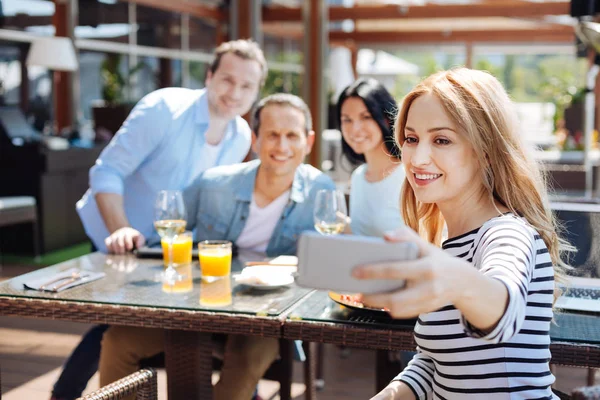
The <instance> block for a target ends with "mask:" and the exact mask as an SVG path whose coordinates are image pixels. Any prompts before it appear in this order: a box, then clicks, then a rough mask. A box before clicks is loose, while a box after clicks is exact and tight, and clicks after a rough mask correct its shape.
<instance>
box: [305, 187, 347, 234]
mask: <svg viewBox="0 0 600 400" xmlns="http://www.w3.org/2000/svg"><path fill="white" fill-rule="evenodd" d="M313 216H314V222H315V229H316V230H317V232H319V233H320V234H322V235H337V234H338V233H342V232H343V231H344V229H345V228H346V223H347V220H348V211H347V210H346V199H345V198H344V194H343V193H342V192H340V191H339V190H328V189H324V190H319V191H318V192H317V197H316V199H315V208H314V211H313Z"/></svg>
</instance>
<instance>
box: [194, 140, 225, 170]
mask: <svg viewBox="0 0 600 400" xmlns="http://www.w3.org/2000/svg"><path fill="white" fill-rule="evenodd" d="M224 139H225V138H223V139H221V141H220V142H219V143H218V144H216V145H212V144H209V143H207V142H204V145H203V146H202V150H201V152H200V161H199V163H198V164H199V167H198V171H200V172H202V171H206V170H207V169H209V168H212V167H214V166H215V165H217V158H219V153H220V152H221V148H222V147H223V143H225V140H224Z"/></svg>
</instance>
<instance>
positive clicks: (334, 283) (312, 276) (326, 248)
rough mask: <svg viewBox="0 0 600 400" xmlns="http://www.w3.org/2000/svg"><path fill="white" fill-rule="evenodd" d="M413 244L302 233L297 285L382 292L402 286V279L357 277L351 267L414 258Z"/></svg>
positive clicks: (348, 291)
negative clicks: (361, 278)
mask: <svg viewBox="0 0 600 400" xmlns="http://www.w3.org/2000/svg"><path fill="white" fill-rule="evenodd" d="M418 254H419V249H418V248H417V245H416V244H415V243H410V242H403V243H390V242H386V241H385V240H384V239H382V238H374V237H367V236H357V235H331V236H324V235H320V234H318V233H316V232H310V231H307V232H303V233H302V234H301V235H300V239H299V241H298V251H297V256H298V275H297V277H296V283H297V284H298V285H299V286H303V287H308V288H312V289H323V290H333V291H336V292H340V293H366V294H372V293H383V292H390V291H394V290H398V289H401V288H402V287H404V281H402V280H383V279H382V280H376V279H369V280H359V279H355V278H354V277H352V269H354V268H355V267H357V266H359V265H364V264H371V263H377V262H385V261H406V260H414V259H416V258H417V257H418Z"/></svg>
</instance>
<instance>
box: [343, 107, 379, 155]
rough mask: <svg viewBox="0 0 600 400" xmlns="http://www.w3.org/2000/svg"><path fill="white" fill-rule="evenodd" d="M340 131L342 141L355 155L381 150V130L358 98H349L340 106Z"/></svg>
mask: <svg viewBox="0 0 600 400" xmlns="http://www.w3.org/2000/svg"><path fill="white" fill-rule="evenodd" d="M341 130H342V135H343V137H344V140H345V141H346V143H348V145H349V146H350V147H351V148H352V150H354V152H355V153H357V154H366V153H369V152H372V151H377V150H379V149H380V148H382V147H381V144H382V143H383V135H382V133H381V129H380V128H379V125H377V122H375V120H374V119H373V117H372V116H371V113H370V112H369V110H368V109H367V106H366V105H365V103H364V102H363V101H362V99H360V98H359V97H349V98H347V99H346V100H345V101H344V103H343V104H342V107H341Z"/></svg>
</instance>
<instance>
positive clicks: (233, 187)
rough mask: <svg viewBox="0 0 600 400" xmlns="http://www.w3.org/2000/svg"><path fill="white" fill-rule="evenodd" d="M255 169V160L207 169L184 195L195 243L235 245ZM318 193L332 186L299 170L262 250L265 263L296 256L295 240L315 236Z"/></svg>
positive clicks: (303, 166)
mask: <svg viewBox="0 0 600 400" xmlns="http://www.w3.org/2000/svg"><path fill="white" fill-rule="evenodd" d="M259 166H260V160H253V161H250V162H247V163H243V164H237V165H228V166H224V167H219V168H211V169H209V170H207V171H206V172H204V173H203V174H202V175H200V176H199V177H198V179H196V181H195V182H194V183H193V184H192V185H191V186H190V187H188V188H187V189H186V190H185V191H184V193H183V199H184V202H185V206H186V209H187V211H188V213H187V214H188V215H187V228H188V229H190V230H191V229H195V231H196V232H195V233H196V237H195V238H196V240H198V241H200V240H209V239H220V240H229V241H231V242H234V243H235V242H236V240H237V239H238V238H239V236H240V234H241V233H242V230H243V229H244V226H245V225H246V221H247V220H248V214H249V212H250V202H251V201H252V194H253V193H254V184H255V181H256V173H257V171H258V167H259ZM321 189H329V190H333V189H335V184H334V183H333V181H332V180H331V178H329V177H328V176H327V175H325V174H324V173H322V172H321V171H319V170H318V169H316V168H314V167H312V166H310V165H306V164H300V165H299V166H298V168H297V169H296V173H295V175H294V182H293V183H292V187H291V192H290V200H289V202H288V204H287V205H286V207H285V208H284V210H283V213H282V214H281V217H280V219H279V222H278V223H277V225H276V226H275V229H274V230H273V233H272V234H271V239H270V240H269V244H268V245H267V250H266V253H267V255H268V256H269V257H272V256H278V255H282V254H296V244H297V241H298V235H300V233H301V232H303V231H307V230H313V231H314V230H315V228H314V220H313V209H314V206H315V198H316V196H317V192H318V191H319V190H321Z"/></svg>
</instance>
